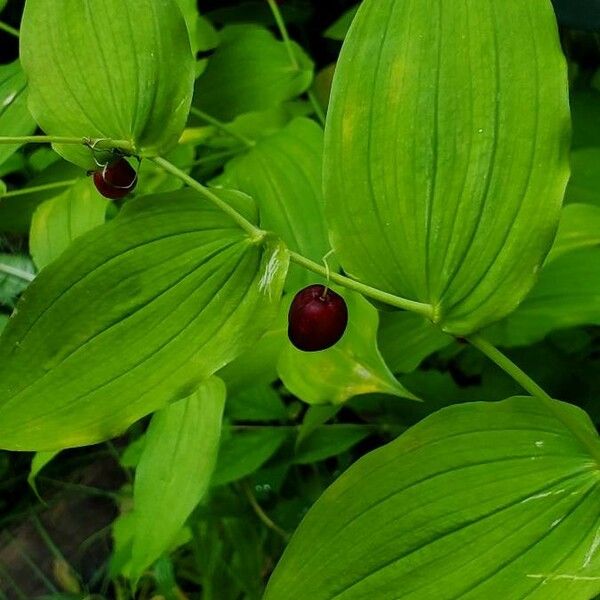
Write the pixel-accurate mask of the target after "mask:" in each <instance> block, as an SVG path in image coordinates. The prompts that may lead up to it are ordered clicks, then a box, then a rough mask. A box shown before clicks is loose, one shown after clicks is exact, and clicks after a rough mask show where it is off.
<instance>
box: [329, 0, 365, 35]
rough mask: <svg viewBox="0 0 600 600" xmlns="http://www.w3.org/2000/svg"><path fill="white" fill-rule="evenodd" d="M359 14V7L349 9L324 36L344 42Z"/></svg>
mask: <svg viewBox="0 0 600 600" xmlns="http://www.w3.org/2000/svg"><path fill="white" fill-rule="evenodd" d="M357 12H358V6H353V7H352V8H349V9H348V10H347V11H346V12H345V13H344V14H343V15H342V16H341V17H340V18H339V19H338V20H337V21H336V22H335V23H333V24H332V25H331V26H330V27H328V28H327V29H326V30H325V33H324V34H323V36H324V37H326V38H329V39H330V40H338V41H340V42H341V41H343V40H344V38H345V37H346V35H347V34H348V30H349V29H350V25H352V20H353V19H354V17H355V16H356V13H357Z"/></svg>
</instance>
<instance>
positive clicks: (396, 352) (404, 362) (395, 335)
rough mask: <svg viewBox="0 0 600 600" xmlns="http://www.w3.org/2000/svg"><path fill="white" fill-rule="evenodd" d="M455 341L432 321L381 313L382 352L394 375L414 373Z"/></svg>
mask: <svg viewBox="0 0 600 600" xmlns="http://www.w3.org/2000/svg"><path fill="white" fill-rule="evenodd" d="M453 341H454V340H453V338H452V337H451V336H449V335H447V334H445V333H444V332H443V331H441V330H440V328H439V327H436V326H435V325H434V324H433V323H431V321H428V320H427V319H424V318H423V317H421V316H419V315H416V314H414V313H409V312H393V313H390V312H381V313H380V323H379V334H378V343H379V350H380V351H381V355H382V356H383V359H384V360H385V362H386V364H387V366H388V367H389V368H390V369H391V370H392V372H394V373H410V372H411V371H414V370H415V369H416V368H417V367H418V366H419V365H420V364H421V363H422V362H423V360H425V359H426V358H427V357H428V356H429V355H430V354H433V353H434V352H437V351H438V350H441V349H442V348H445V347H446V346H448V345H449V344H451V343H452V342H453Z"/></svg>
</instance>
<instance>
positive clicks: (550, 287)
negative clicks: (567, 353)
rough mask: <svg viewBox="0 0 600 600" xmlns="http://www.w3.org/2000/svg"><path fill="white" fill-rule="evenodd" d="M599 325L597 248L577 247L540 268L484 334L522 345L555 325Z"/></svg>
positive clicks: (556, 327)
mask: <svg viewBox="0 0 600 600" xmlns="http://www.w3.org/2000/svg"><path fill="white" fill-rule="evenodd" d="M580 325H600V248H598V247H596V248H581V249H579V250H574V251H572V252H568V253H566V254H563V255H562V256H559V257H558V258H556V259H555V260H553V261H552V262H551V263H550V264H548V265H546V266H545V267H544V268H543V269H542V273H541V275H540V278H539V280H538V282H537V284H536V286H535V287H534V288H533V290H532V291H531V293H530V294H529V295H528V296H527V298H525V300H523V302H522V303H521V304H520V305H519V308H517V310H515V311H514V312H512V313H511V314H510V315H508V317H505V318H504V319H503V320H502V321H500V322H498V323H496V324H495V325H492V326H491V327H490V328H489V330H488V334H486V335H487V336H488V337H490V338H491V339H493V341H494V343H496V344H499V345H502V346H525V345H528V344H533V343H534V342H538V341H539V340H541V339H543V338H544V337H545V336H546V335H547V334H549V333H550V332H552V331H556V330H559V329H566V328H568V327H578V326H580Z"/></svg>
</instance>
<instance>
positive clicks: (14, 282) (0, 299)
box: [0, 253, 35, 308]
mask: <svg viewBox="0 0 600 600" xmlns="http://www.w3.org/2000/svg"><path fill="white" fill-rule="evenodd" d="M34 273H35V267H34V266H33V262H32V261H31V259H30V258H29V257H28V256H24V255H22V254H2V253H0V304H4V305H6V306H9V307H11V308H12V307H13V306H14V305H15V302H16V300H17V298H18V296H19V294H21V293H22V292H23V291H24V290H25V289H26V288H27V287H28V286H29V284H30V282H31V279H33V275H34Z"/></svg>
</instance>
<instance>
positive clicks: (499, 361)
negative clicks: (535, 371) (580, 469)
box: [467, 335, 600, 463]
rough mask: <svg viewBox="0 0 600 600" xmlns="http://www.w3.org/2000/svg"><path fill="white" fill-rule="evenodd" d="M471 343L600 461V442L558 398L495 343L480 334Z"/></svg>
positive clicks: (472, 338) (473, 337)
mask: <svg viewBox="0 0 600 600" xmlns="http://www.w3.org/2000/svg"><path fill="white" fill-rule="evenodd" d="M467 340H468V341H469V343H470V344H471V345H472V346H474V347H475V348H477V349H478V350H479V351H480V352H482V353H483V354H485V355H486V356H487V357H488V358H489V359H490V360H491V361H492V362H494V363H495V364H496V365H498V366H499V367H500V368H501V369H502V370H503V371H504V372H505V373H506V374H507V375H509V376H510V377H511V378H512V379H514V380H515V381H516V382H517V383H518V384H519V385H520V386H521V387H522V388H523V389H524V390H525V391H527V392H529V393H530V394H531V395H532V396H533V397H534V398H537V399H538V400H540V402H541V403H542V404H543V405H544V406H545V407H546V408H547V409H548V410H549V411H550V412H551V413H552V414H553V415H554V416H555V417H556V419H558V420H559V421H560V422H561V423H562V424H563V425H564V426H565V427H566V428H567V429H569V430H570V431H571V433H572V434H573V435H574V436H575V437H576V438H577V439H578V440H579V441H580V442H581V444H583V446H584V447H585V448H586V449H587V450H588V452H589V453H590V454H591V455H592V456H593V457H594V458H595V459H596V461H598V462H599V463H600V444H598V443H597V441H596V440H591V439H590V438H589V436H587V435H586V434H585V432H584V431H582V428H581V424H580V423H579V422H578V421H577V420H576V419H574V418H572V416H571V414H570V413H568V412H566V411H563V410H560V409H559V407H558V403H557V401H556V400H553V399H552V398H551V397H550V395H549V394H547V393H546V392H545V391H544V390H543V389H542V388H541V387H540V386H539V385H538V384H537V383H536V382H535V381H534V380H533V379H531V377H529V375H527V373H525V371H523V370H522V369H521V368H520V367H518V366H517V365H516V364H515V363H514V362H513V361H512V360H510V358H508V356H506V355H505V354H503V353H502V352H500V350H498V348H496V347H495V346H494V345H493V344H491V343H490V342H488V341H487V340H486V339H484V338H483V337H481V336H480V335H473V336H470V337H468V338H467Z"/></svg>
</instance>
